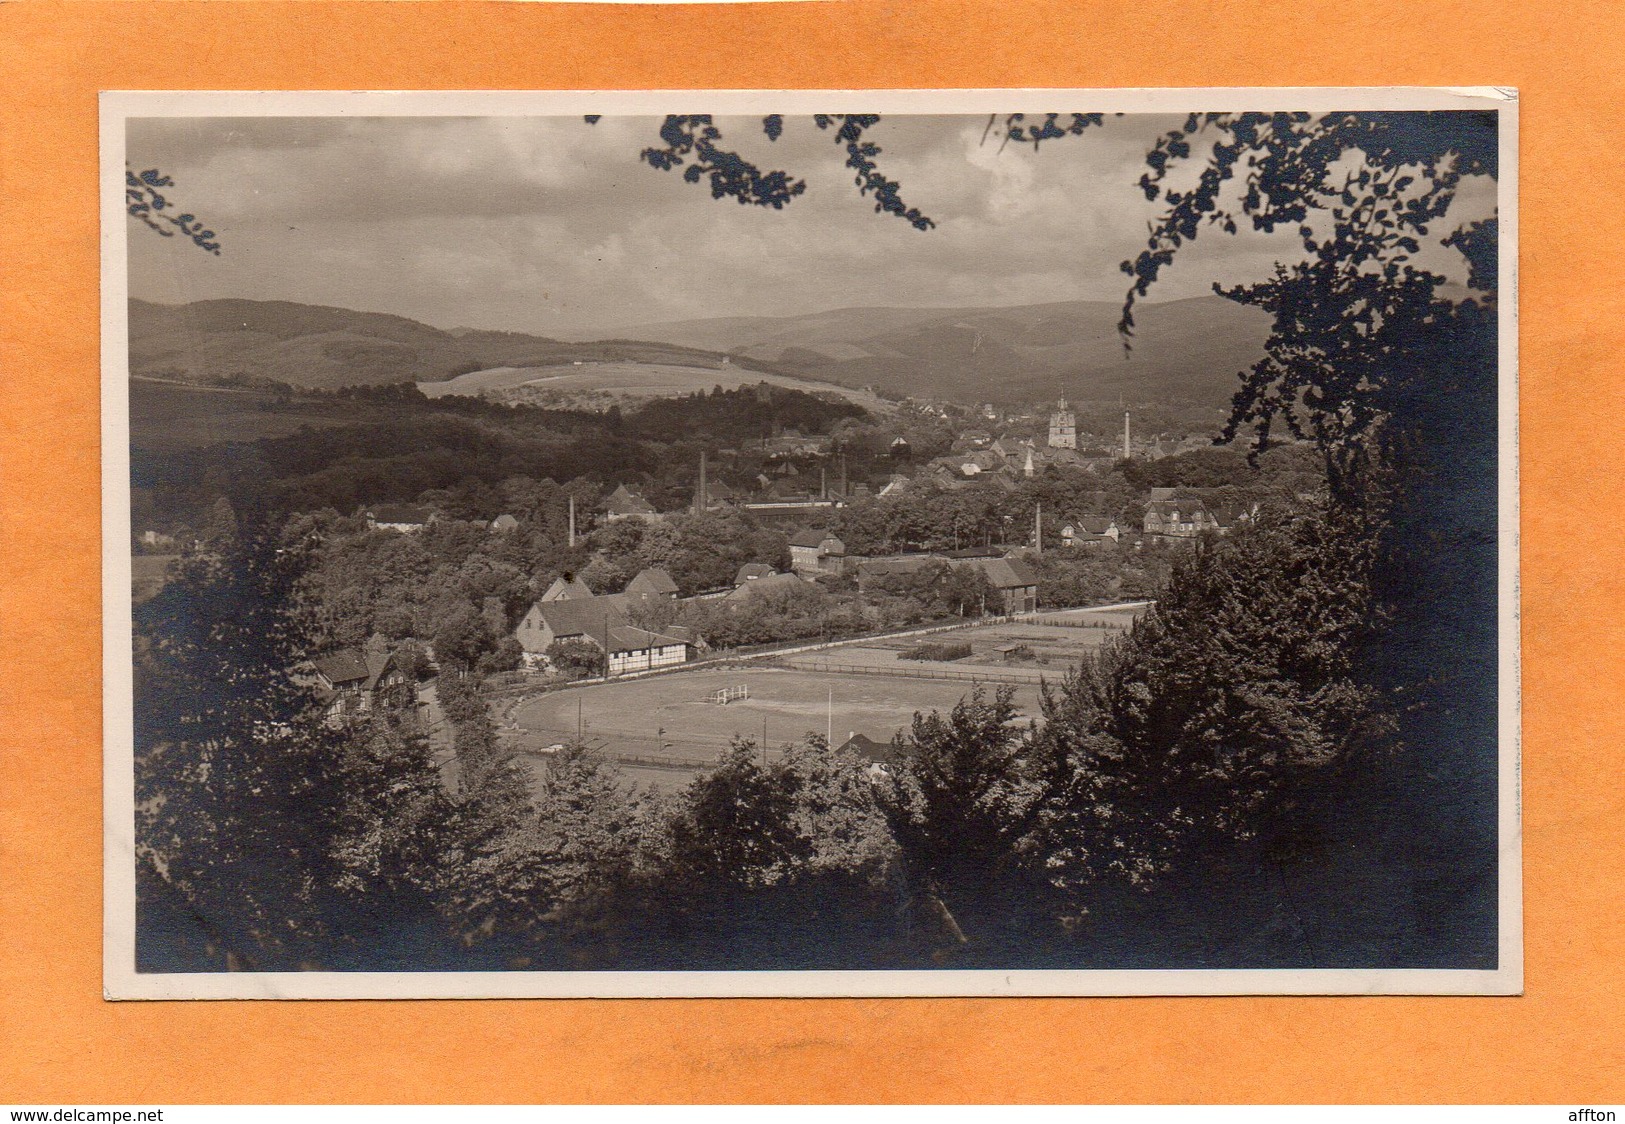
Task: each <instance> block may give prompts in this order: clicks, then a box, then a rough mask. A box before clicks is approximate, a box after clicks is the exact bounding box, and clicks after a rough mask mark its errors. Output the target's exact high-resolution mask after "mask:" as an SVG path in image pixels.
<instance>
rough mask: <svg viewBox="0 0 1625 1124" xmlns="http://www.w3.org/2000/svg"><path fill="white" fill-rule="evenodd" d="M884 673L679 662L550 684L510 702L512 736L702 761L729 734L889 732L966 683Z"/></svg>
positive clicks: (782, 737) (1025, 699) (945, 705)
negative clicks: (731, 694) (615, 676)
mask: <svg viewBox="0 0 1625 1124" xmlns="http://www.w3.org/2000/svg"><path fill="white" fill-rule="evenodd" d="M741 686H743V687H746V688H748V690H749V697H748V698H744V699H737V700H735V701H733V702H729V703H727V704H725V705H724V704H718V703H715V702H711V701H709V700H710V698H711V697H712V696H714V695H715V694H716V692H718V691H719V690H722V689H724V688H728V687H741ZM972 686H973V684H972V683H969V682H939V681H933V680H923V679H900V678H894V677H890V676H868V675H832V674H825V673H822V672H815V671H803V670H799V669H791V668H769V667H763V668H738V667H735V668H728V669H707V670H701V671H692V672H678V673H676V674H672V675H656V676H650V677H648V678H646V679H629V680H625V681H623V682H620V683H603V684H598V685H596V686H591V687H577V688H574V689H571V690H567V691H553V692H551V693H549V694H546V695H542V696H540V697H538V698H534V699H530V700H527V701H526V702H524V703H522V704H521V705H520V706H519V707H518V708H517V709H516V710H515V712H514V721H515V723H516V724H517V725H518V726H519V728H520V730H521V744H522V745H524V746H526V747H527V748H530V749H532V750H535V749H539V748H543V747H545V746H547V745H549V744H552V743H554V742H564V741H569V740H571V739H573V738H574V737H575V736H576V730H577V721H578V718H579V722H580V731H581V736H582V737H583V738H584V739H585V740H586V741H588V742H589V743H592V744H596V745H600V746H602V747H603V748H604V750H605V751H606V752H608V753H609V754H610V755H611V756H612V757H618V758H621V759H623V763H629V762H627V761H626V760H625V759H627V758H632V759H639V758H641V759H645V760H648V761H650V762H651V763H653V762H659V761H675V762H689V763H694V764H709V763H711V762H713V761H715V760H716V759H717V757H718V755H719V754H721V753H722V751H723V750H725V749H727V748H728V746H729V744H730V743H731V742H732V741H733V739H734V738H735V737H745V738H749V739H751V740H752V741H753V742H756V743H757V744H761V742H762V738H763V734H764V730H765V733H766V738H767V745H768V746H770V747H775V748H776V747H779V746H783V745H784V744H786V743H789V742H794V741H799V740H801V739H802V738H804V737H806V735H808V734H809V733H815V734H819V735H822V734H824V733H825V732H826V731H832V732H833V734H834V739H835V742H836V744H840V743H841V742H844V741H846V739H847V738H848V737H849V736H850V735H852V734H854V733H858V734H865V735H867V736H869V737H871V738H874V739H875V740H876V741H889V740H890V739H891V736H892V735H893V734H894V733H896V732H897V731H898V730H905V729H907V728H908V726H909V723H910V721H911V720H912V719H913V716H914V712H915V711H917V710H919V711H930V710H943V711H946V710H948V709H949V708H951V707H952V706H953V705H954V704H955V703H957V702H958V701H959V700H960V699H961V698H962V697H964V696H965V695H966V694H967V693H968V692H969V691H970V690H971V688H972ZM1016 704H1017V706H1018V707H1019V708H1020V709H1021V711H1022V713H1023V715H1029V714H1034V713H1036V712H1037V709H1038V690H1037V688H1036V686H1034V687H1025V686H1024V687H1020V688H1018V689H1017V691H1016Z"/></svg>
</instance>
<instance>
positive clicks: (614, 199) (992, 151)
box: [127, 115, 1493, 335]
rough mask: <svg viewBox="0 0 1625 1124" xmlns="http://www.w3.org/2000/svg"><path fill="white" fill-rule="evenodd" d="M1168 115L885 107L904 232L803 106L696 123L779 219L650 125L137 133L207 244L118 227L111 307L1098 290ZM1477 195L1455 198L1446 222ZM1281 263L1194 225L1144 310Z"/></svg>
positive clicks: (210, 127)
mask: <svg viewBox="0 0 1625 1124" xmlns="http://www.w3.org/2000/svg"><path fill="white" fill-rule="evenodd" d="M1177 120H1178V119H1177V118H1167V117H1154V116H1147V115H1140V116H1128V117H1122V118H1108V119H1107V122H1106V124H1105V125H1103V126H1102V127H1100V128H1098V129H1090V130H1088V131H1087V132H1085V133H1084V134H1083V136H1082V137H1080V138H1067V139H1064V140H1060V141H1054V142H1049V143H1046V144H1045V145H1044V146H1043V147H1042V148H1041V149H1040V150H1038V151H1034V150H1033V149H1032V147H1031V146H1030V145H1016V144H1011V145H1005V146H1002V147H1001V146H1000V145H999V143H998V139H997V137H993V138H992V139H990V140H984V130H985V128H986V126H987V118H986V117H974V118H971V117H925V116H914V117H907V116H891V117H887V118H885V119H884V120H883V121H882V122H881V124H879V125H878V126H876V127H875V128H874V129H873V130H872V131H871V133H870V134H869V136H870V139H872V140H873V141H874V142H876V143H878V144H879V145H880V146H881V147H882V149H883V150H884V151H883V153H882V155H881V157H880V160H879V162H880V166H881V169H882V170H883V171H884V172H885V173H886V174H887V175H889V176H890V177H891V178H892V179H895V180H897V181H899V182H900V183H901V184H902V189H903V190H902V194H903V198H904V199H905V201H906V202H908V204H909V205H911V206H915V207H918V208H919V209H920V210H922V211H924V212H925V213H926V214H927V215H929V216H930V217H931V218H932V219H934V220H935V221H936V223H937V226H936V228H935V229H932V230H929V231H923V232H922V231H918V230H915V229H913V228H912V227H911V226H910V225H909V224H908V223H906V222H904V221H903V220H901V219H899V218H897V217H895V216H891V215H883V214H877V213H875V211H874V205H873V202H872V200H869V199H864V198H861V197H860V196H859V195H858V193H857V191H856V189H855V188H854V187H853V186H852V173H851V172H850V171H849V170H847V169H846V168H845V167H844V166H843V164H844V160H845V152H844V150H842V149H841V148H839V147H837V146H836V144H834V143H833V135H832V133H828V132H820V131H819V130H818V129H817V128H816V126H814V124H813V123H812V121H811V120H810V119H809V118H789V119H787V121H786V126H785V132H784V135H783V136H782V137H781V138H780V139H779V140H778V141H777V142H776V143H771V142H769V141H768V139H767V138H766V136H764V135H763V133H762V129H761V123H760V119H759V118H720V119H719V120H718V124H719V126H720V127H721V128H722V130H723V134H724V137H725V140H726V142H727V143H728V144H730V145H732V146H735V147H737V148H738V149H739V150H740V151H741V153H742V154H744V155H746V156H747V157H749V158H751V159H753V160H755V161H756V162H757V163H758V164H759V165H760V166H763V167H766V168H776V169H784V170H786V171H789V172H791V173H792V174H793V175H795V176H796V177H798V178H801V179H804V180H805V181H806V183H807V190H806V192H805V193H804V194H803V195H801V196H800V197H798V198H796V199H794V200H793V201H792V202H791V203H790V204H789V206H788V207H786V208H785V209H784V210H782V211H773V210H769V209H766V208H759V207H747V206H742V205H740V204H739V203H737V202H734V201H733V200H713V199H712V198H711V197H710V192H709V190H708V189H707V188H706V187H704V186H696V185H691V184H687V183H684V182H683V180H682V178H681V176H680V175H679V174H678V173H676V172H661V171H657V170H655V169H653V168H651V167H649V166H648V165H647V164H645V163H642V162H641V161H640V160H639V158H638V153H639V152H640V151H641V150H642V149H643V148H644V147H646V146H648V145H650V144H655V143H658V136H657V130H658V127H659V124H660V122H659V120H658V119H652V118H631V117H618V118H615V117H605V118H603V119H602V120H600V121H599V122H598V124H596V125H593V126H589V125H587V124H585V123H584V122H583V120H582V119H581V118H580V117H534V118H511V117H510V118H466V117H465V118H424V117H414V118H404V117H395V118H291V117H285V118H210V119H201V118H168V119H136V120H131V121H130V122H129V125H128V133H127V139H128V157H129V161H130V163H131V165H132V166H133V167H135V168H136V169H138V170H139V169H143V168H152V167H157V168H160V169H162V170H163V171H164V172H165V173H166V174H168V175H170V176H172V177H173V178H174V180H175V186H174V188H173V189H171V192H170V194H171V195H172V196H173V198H174V199H175V200H176V202H178V203H179V204H180V205H181V206H183V207H184V208H186V209H187V210H191V211H193V212H195V213H196V214H198V215H199V216H201V217H202V218H204V219H205V220H206V221H207V222H208V224H209V226H210V227H211V228H213V229H214V230H215V231H216V232H217V234H218V235H219V240H220V242H221V245H222V249H221V254H220V256H218V257H215V256H211V255H209V254H206V253H204V252H203V251H201V250H199V249H198V248H196V247H195V246H193V245H191V244H190V243H188V242H187V241H185V240H184V239H182V238H178V237H177V238H160V237H158V236H157V235H155V234H153V233H152V232H151V231H149V230H147V229H146V228H145V227H142V226H140V225H139V224H137V223H134V222H132V224H131V226H130V238H129V244H130V253H129V270H130V274H129V275H130V293H131V295H132V296H136V297H140V298H143V299H146V300H154V301H162V302H166V303H178V302H183V301H192V300H202V299H206V298H213V297H247V298H252V299H262V300H290V301H300V302H304V303H307V304H326V305H337V306H341V307H345V308H354V309H362V310H366V311H373V312H390V313H395V314H397V315H401V316H409V317H411V318H413V319H416V320H421V321H423V322H425V323H429V324H433V325H435V326H437V327H441V328H452V327H457V326H468V327H477V328H499V329H506V330H511V331H524V332H535V333H539V334H543V335H547V334H579V333H593V332H601V331H603V332H607V331H610V330H612V329H614V328H616V327H617V326H622V325H636V324H639V323H650V322H655V321H661V320H676V319H687V318H693V317H709V316H738V315H793V314H796V313H803V312H820V311H825V310H828V309H833V308H844V307H853V306H864V305H894V306H923V307H939V306H987V305H1018V304H1029V303H1038V302H1045V301H1062V300H1120V299H1121V297H1122V295H1123V289H1124V278H1123V275H1122V274H1121V273H1120V272H1119V271H1118V263H1119V262H1121V261H1122V260H1123V259H1125V258H1127V257H1130V256H1132V255H1133V254H1134V253H1136V252H1137V251H1138V250H1139V248H1140V247H1141V246H1142V245H1143V243H1144V240H1145V236H1146V223H1147V222H1148V221H1149V220H1150V219H1152V218H1153V217H1154V215H1155V210H1156V205H1155V204H1151V203H1149V202H1147V201H1146V199H1145V197H1144V195H1143V194H1142V193H1141V192H1140V191H1139V189H1138V188H1137V187H1136V181H1137V180H1138V178H1139V176H1140V175H1141V174H1142V173H1143V171H1144V170H1145V165H1144V157H1145V153H1146V151H1147V149H1148V147H1149V145H1150V143H1151V142H1152V140H1153V139H1154V138H1155V137H1156V136H1157V135H1158V134H1159V133H1161V132H1163V131H1165V130H1166V129H1167V128H1168V127H1169V126H1170V125H1172V124H1174V123H1175V122H1176V121H1177ZM1487 198H1491V199H1492V198H1493V197H1492V196H1489V195H1488V194H1487V192H1486V191H1485V190H1483V189H1482V188H1480V189H1478V190H1476V191H1475V190H1469V191H1468V192H1467V193H1466V194H1465V196H1464V198H1463V200H1462V206H1463V209H1464V210H1465V209H1468V208H1469V207H1470V208H1472V209H1475V210H1476V209H1481V208H1482V207H1483V206H1484V205H1485V203H1486V199H1487ZM1295 252H1296V243H1295V242H1294V241H1292V240H1291V239H1290V238H1289V237H1286V238H1283V237H1282V236H1280V235H1276V236H1273V237H1266V236H1263V235H1260V234H1256V233H1253V232H1246V233H1243V234H1240V235H1238V236H1236V237H1224V236H1221V235H1219V234H1218V233H1217V232H1213V233H1211V234H1208V235H1206V236H1204V237H1203V238H1201V239H1199V240H1198V241H1197V242H1196V244H1195V245H1193V246H1191V247H1190V248H1189V252H1187V253H1183V254H1182V255H1181V257H1180V258H1179V260H1178V262H1177V263H1176V266H1175V268H1174V269H1172V270H1171V271H1169V272H1168V273H1167V274H1166V279H1165V281H1164V282H1163V283H1161V284H1159V286H1158V288H1157V289H1156V290H1154V292H1153V296H1154V298H1155V299H1159V300H1166V299H1174V298H1179V297H1187V296H1194V295H1198V294H1202V293H1206V292H1208V291H1209V286H1210V284H1211V283H1212V282H1213V281H1215V280H1219V281H1235V280H1242V279H1248V278H1259V277H1262V276H1264V275H1265V274H1266V273H1267V272H1268V270H1269V267H1270V265H1271V264H1272V263H1273V262H1275V261H1276V260H1277V259H1279V258H1281V257H1283V256H1293V255H1295ZM1446 256H1449V257H1453V256H1454V255H1453V254H1449V253H1448V252H1445V255H1443V256H1441V258H1440V263H1443V262H1444V261H1445V260H1446Z"/></svg>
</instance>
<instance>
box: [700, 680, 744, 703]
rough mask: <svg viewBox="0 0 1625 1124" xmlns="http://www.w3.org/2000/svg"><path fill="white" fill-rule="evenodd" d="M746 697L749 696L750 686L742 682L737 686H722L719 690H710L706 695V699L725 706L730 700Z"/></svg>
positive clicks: (734, 700)
mask: <svg viewBox="0 0 1625 1124" xmlns="http://www.w3.org/2000/svg"><path fill="white" fill-rule="evenodd" d="M748 698H750V687H749V686H747V685H746V684H744V683H741V684H740V685H739V686H737V687H724V688H722V689H721V690H720V691H713V692H711V694H709V695H708V696H706V701H708V702H714V703H717V704H718V705H721V706H727V705H728V704H729V703H731V702H736V701H738V700H739V699H748Z"/></svg>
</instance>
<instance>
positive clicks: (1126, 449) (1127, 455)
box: [1123, 410, 1134, 461]
mask: <svg viewBox="0 0 1625 1124" xmlns="http://www.w3.org/2000/svg"><path fill="white" fill-rule="evenodd" d="M1123 459H1124V460H1126V461H1128V460H1133V459H1134V452H1133V450H1132V449H1131V448H1130V446H1129V443H1128V411H1127V410H1124V411H1123Z"/></svg>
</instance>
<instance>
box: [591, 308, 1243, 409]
mask: <svg viewBox="0 0 1625 1124" xmlns="http://www.w3.org/2000/svg"><path fill="white" fill-rule="evenodd" d="M1121 316H1122V305H1121V304H1119V303H1118V302H1116V301H1058V302H1054V303H1049V304H1036V305H1022V306H1016V307H1007V308H1005V307H984V308H847V309H835V310H832V311H828V312H816V313H808V314H806V315H801V316H784V317H769V316H731V317H718V318H715V319H701V320H679V321H665V322H657V323H650V324H638V325H628V326H626V327H624V328H621V329H617V331H618V332H619V333H620V334H624V335H629V336H635V337H636V338H638V339H647V340H656V341H660V342H664V343H671V344H680V345H684V346H688V347H702V348H707V349H710V350H715V351H721V352H726V353H728V354H732V355H735V356H740V357H746V358H750V359H754V360H757V361H761V362H767V363H772V364H773V365H774V366H775V367H776V368H778V369H781V370H783V371H785V372H786V373H789V374H800V375H804V376H812V377H816V378H821V379H827V380H829V381H831V382H838V383H843V384H846V385H849V386H864V385H870V384H873V385H875V386H877V387H881V388H886V389H891V390H897V391H901V392H903V393H905V394H913V395H918V396H933V397H938V398H947V399H954V400H960V401H972V400H986V401H994V402H1010V401H1032V400H1035V399H1041V398H1046V397H1059V396H1061V395H1066V396H1069V397H1073V398H1077V399H1096V400H1103V399H1109V398H1116V397H1119V396H1122V397H1125V398H1128V399H1130V400H1147V399H1154V398H1179V399H1184V400H1188V401H1193V402H1204V403H1211V404H1215V405H1218V404H1222V403H1223V402H1226V401H1228V399H1229V397H1230V395H1231V393H1232V392H1233V391H1234V389H1235V385H1236V374H1237V373H1238V372H1239V371H1242V370H1245V369H1246V368H1248V367H1250V366H1251V365H1252V364H1253V363H1255V362H1257V361H1258V359H1259V358H1260V357H1261V356H1262V355H1263V349H1264V341H1265V340H1266V338H1267V337H1268V335H1269V318H1268V316H1267V315H1266V314H1264V313H1263V312H1261V311H1259V310H1257V309H1253V308H1249V307H1246V306H1243V305H1238V304H1236V303H1235V302H1233V301H1228V300H1225V299H1224V298H1223V297H1218V296H1211V297H1196V298H1192V299H1189V300H1180V301H1170V302H1167V303H1163V304H1149V305H1141V306H1140V307H1139V308H1138V309H1137V310H1136V320H1137V325H1136V329H1135V335H1134V339H1133V347H1132V349H1131V350H1129V351H1127V352H1125V351H1124V348H1123V341H1122V338H1121V337H1120V336H1119V335H1118V333H1117V322H1118V320H1119V318H1120V317H1121Z"/></svg>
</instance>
